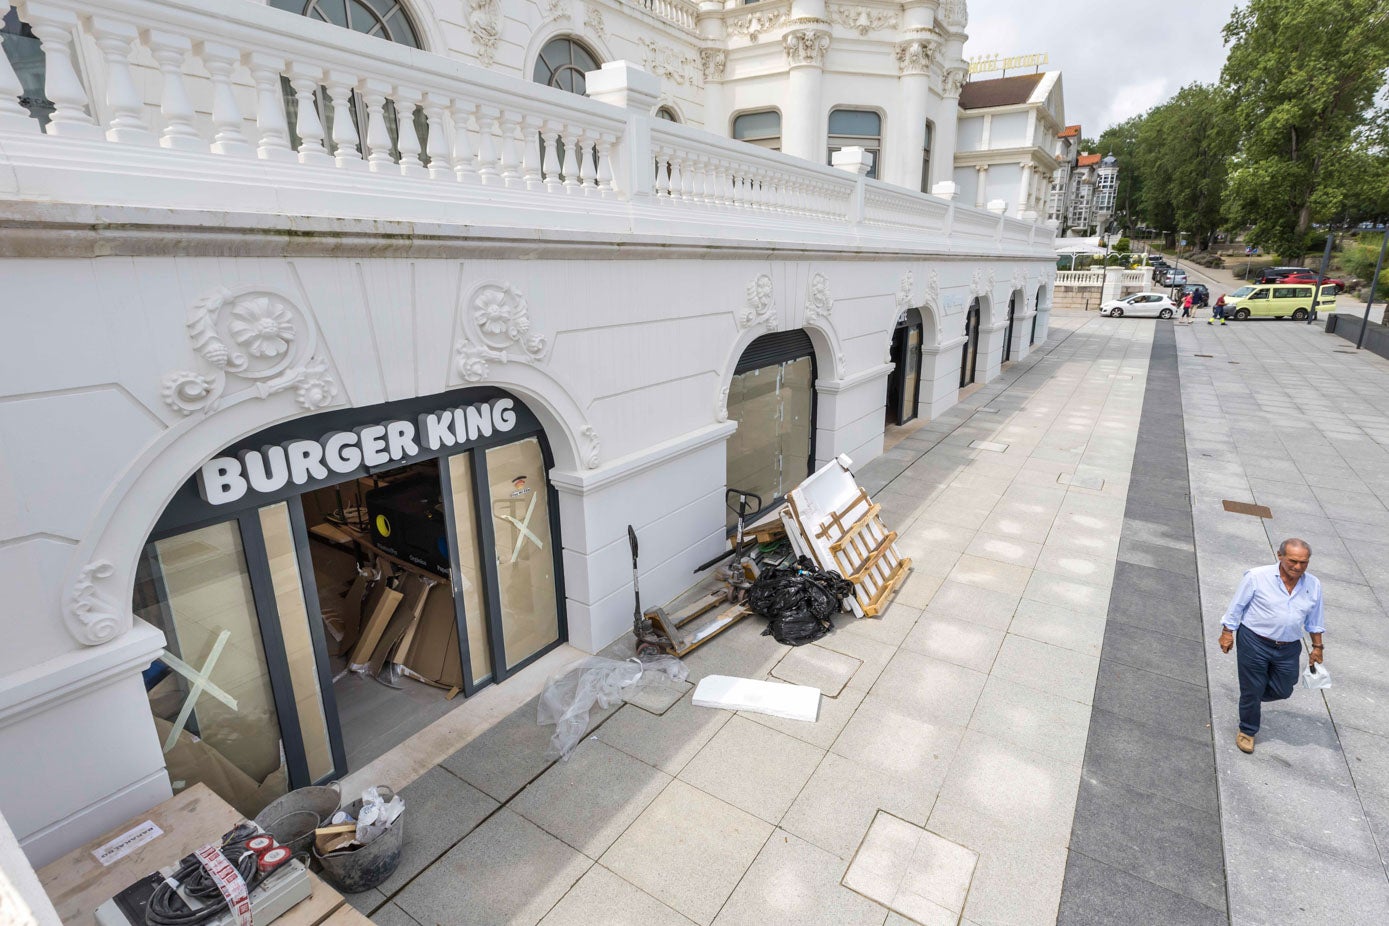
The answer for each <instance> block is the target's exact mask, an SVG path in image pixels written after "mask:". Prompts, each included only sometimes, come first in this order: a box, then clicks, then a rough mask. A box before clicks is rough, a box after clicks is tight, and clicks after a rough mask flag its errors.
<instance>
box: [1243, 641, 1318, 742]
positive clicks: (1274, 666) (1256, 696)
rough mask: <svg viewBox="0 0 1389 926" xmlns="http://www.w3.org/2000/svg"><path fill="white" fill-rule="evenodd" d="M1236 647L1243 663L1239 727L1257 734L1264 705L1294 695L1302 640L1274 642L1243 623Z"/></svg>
mask: <svg viewBox="0 0 1389 926" xmlns="http://www.w3.org/2000/svg"><path fill="white" fill-rule="evenodd" d="M1235 647H1236V650H1235V658H1236V660H1237V661H1238V664H1239V728H1240V731H1241V732H1243V733H1248V734H1249V735H1250V736H1253V735H1254V734H1255V733H1258V732H1259V714H1260V705H1261V704H1262V703H1263V702H1264V701H1282V700H1283V699H1285V698H1288V697H1291V696H1292V693H1293V686H1295V685H1296V684H1297V676H1298V670H1299V668H1300V667H1301V665H1302V641H1301V640H1297V641H1294V642H1292V643H1288V644H1286V645H1284V646H1274V645H1273V644H1272V643H1269V642H1267V641H1265V640H1262V639H1260V638H1259V637H1257V636H1255V635H1254V633H1253V631H1251V630H1249V629H1248V628H1246V627H1245V626H1244V625H1243V624H1241V625H1240V628H1239V630H1237V631H1236V632H1235Z"/></svg>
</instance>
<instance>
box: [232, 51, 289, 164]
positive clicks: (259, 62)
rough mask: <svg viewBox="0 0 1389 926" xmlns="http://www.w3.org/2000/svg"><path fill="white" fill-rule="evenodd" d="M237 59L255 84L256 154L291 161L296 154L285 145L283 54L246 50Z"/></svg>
mask: <svg viewBox="0 0 1389 926" xmlns="http://www.w3.org/2000/svg"><path fill="white" fill-rule="evenodd" d="M241 63H242V64H243V65H245V66H246V69H247V70H248V71H250V72H251V80H252V81H254V82H255V85H256V132H257V133H258V134H259V135H260V138H259V139H258V140H257V142H256V157H258V158H260V159H261V160H263V161H293V160H296V156H295V154H294V152H293V151H292V150H290V147H289V122H288V121H287V120H286V119H285V101H284V95H283V93H282V91H281V90H280V72H281V71H283V70H284V69H285V61H284V59H283V58H276V57H274V56H273V55H266V54H261V53H260V52H247V53H246V54H243V55H242V56H241Z"/></svg>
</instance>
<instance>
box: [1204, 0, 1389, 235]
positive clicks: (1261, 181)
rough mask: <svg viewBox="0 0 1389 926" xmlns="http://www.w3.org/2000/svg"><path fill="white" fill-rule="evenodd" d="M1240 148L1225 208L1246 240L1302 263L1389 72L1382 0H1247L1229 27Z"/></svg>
mask: <svg viewBox="0 0 1389 926" xmlns="http://www.w3.org/2000/svg"><path fill="white" fill-rule="evenodd" d="M1225 40H1226V41H1227V42H1228V43H1230V54H1229V58H1228V59H1227V60H1226V63H1225V70H1224V72H1223V74H1222V82H1223V84H1224V86H1225V87H1226V88H1227V89H1228V90H1229V91H1230V94H1231V96H1232V97H1233V99H1234V100H1235V103H1234V106H1233V115H1234V124H1235V125H1236V127H1237V128H1238V131H1239V145H1238V149H1237V151H1236V152H1235V155H1234V158H1233V162H1232V165H1231V170H1230V183H1229V190H1228V192H1227V195H1226V207H1227V210H1228V214H1229V217H1230V218H1231V219H1232V220H1233V221H1234V222H1236V223H1238V224H1241V225H1248V226H1250V232H1249V234H1248V236H1247V237H1248V240H1249V241H1250V242H1251V243H1253V244H1257V245H1260V246H1263V247H1266V248H1269V249H1271V250H1274V251H1276V252H1277V253H1279V254H1280V255H1282V256H1283V257H1285V258H1300V257H1301V256H1302V253H1303V251H1304V250H1305V248H1306V246H1307V241H1308V237H1309V232H1310V230H1311V227H1312V223H1313V222H1314V221H1327V220H1330V219H1333V218H1336V217H1338V215H1339V214H1340V213H1341V212H1342V211H1343V209H1344V208H1345V204H1346V202H1347V199H1348V197H1349V196H1351V195H1352V194H1351V192H1350V191H1349V190H1348V189H1347V183H1348V181H1347V177H1348V176H1350V174H1351V173H1352V172H1351V171H1347V170H1344V169H1340V168H1341V167H1343V166H1344V162H1345V159H1347V158H1349V157H1351V156H1352V152H1353V151H1354V149H1355V143H1356V139H1357V135H1358V133H1359V131H1360V129H1361V128H1362V127H1363V126H1365V125H1366V124H1367V123H1368V120H1369V118H1370V110H1371V105H1372V103H1373V102H1374V99H1375V97H1376V95H1377V94H1378V93H1379V91H1380V89H1381V88H1382V87H1383V85H1384V80H1385V70H1386V68H1389V3H1386V2H1385V0H1249V3H1248V5H1247V6H1245V7H1243V8H1241V9H1237V10H1236V11H1235V12H1234V14H1233V15H1232V16H1231V18H1230V22H1229V24H1228V25H1226V27H1225Z"/></svg>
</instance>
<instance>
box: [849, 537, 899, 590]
mask: <svg viewBox="0 0 1389 926" xmlns="http://www.w3.org/2000/svg"><path fill="white" fill-rule="evenodd" d="M896 539H897V532H896V531H889V532H888V534H887V536H886V537H884V538H883V539H882V540H880V541H879V542H878V545H877V546H876V547H874V548H873V549H872V550H871V551H869V553H868V558H867V559H865V560H864V561H863V564H862V565H861V566H859V568H858V570H857V571H856V572H855V573H854V574H853V575H851V576H845V578H846V579H848V580H849V581H850V582H852V583H854V584H855V585H857V584H859V583H860V582H862V581H863V579H864V577H865V576H867V575H868V573H870V572H872V571H873V567H874V566H876V565H878V560H880V559H882V558H883V554H885V553H887V551H888V548H889V547H891V546H892V543H893V541H895V540H896ZM888 575H889V576H891V573H889V574H888Z"/></svg>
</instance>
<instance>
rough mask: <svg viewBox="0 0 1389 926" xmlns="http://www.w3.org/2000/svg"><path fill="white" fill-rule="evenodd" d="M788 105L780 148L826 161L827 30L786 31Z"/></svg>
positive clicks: (817, 160) (810, 158)
mask: <svg viewBox="0 0 1389 926" xmlns="http://www.w3.org/2000/svg"><path fill="white" fill-rule="evenodd" d="M782 44H783V46H784V48H785V50H786V64H787V66H788V67H789V68H790V73H789V74H788V75H787V80H786V85H787V106H786V108H785V110H783V111H782V114H781V150H782V151H784V152H786V153H787V154H790V155H794V156H796V157H798V158H805V159H806V160H807V161H814V162H815V163H817V164H819V163H824V160H825V151H826V148H827V146H828V143H827V139H826V128H825V114H824V112H823V111H822V106H821V102H820V98H821V83H822V82H823V78H824V70H823V69H824V64H825V53H826V52H827V51H828V50H829V47H830V34H829V32H828V30H824V29H817V28H807V29H796V30H794V31H792V32H788V33H786V35H785V36H784V37H783V39H782Z"/></svg>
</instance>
